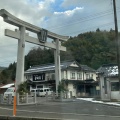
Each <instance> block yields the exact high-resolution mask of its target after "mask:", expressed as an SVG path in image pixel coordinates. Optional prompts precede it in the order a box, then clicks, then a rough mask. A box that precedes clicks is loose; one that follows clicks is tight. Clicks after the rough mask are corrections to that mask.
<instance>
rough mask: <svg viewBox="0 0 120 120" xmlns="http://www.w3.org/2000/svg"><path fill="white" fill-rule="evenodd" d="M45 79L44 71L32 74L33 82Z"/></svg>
mask: <svg viewBox="0 0 120 120" xmlns="http://www.w3.org/2000/svg"><path fill="white" fill-rule="evenodd" d="M44 80H45V73H39V74H33V82H39V81H44Z"/></svg>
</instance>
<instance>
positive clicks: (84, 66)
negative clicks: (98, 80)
mask: <svg viewBox="0 0 120 120" xmlns="http://www.w3.org/2000/svg"><path fill="white" fill-rule="evenodd" d="M80 66H81V69H82V70H84V71H93V72H95V71H96V70H94V69H93V68H91V67H88V66H87V65H80Z"/></svg>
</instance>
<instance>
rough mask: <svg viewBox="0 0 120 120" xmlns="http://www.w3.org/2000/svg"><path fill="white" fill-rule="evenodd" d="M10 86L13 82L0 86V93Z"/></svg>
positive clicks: (12, 85)
mask: <svg viewBox="0 0 120 120" xmlns="http://www.w3.org/2000/svg"><path fill="white" fill-rule="evenodd" d="M10 87H14V83H10V84H6V85H2V86H0V94H3V93H4V92H5V91H6V90H7V89H8V88H10Z"/></svg>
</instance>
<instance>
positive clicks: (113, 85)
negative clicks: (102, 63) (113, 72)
mask: <svg viewBox="0 0 120 120" xmlns="http://www.w3.org/2000/svg"><path fill="white" fill-rule="evenodd" d="M111 91H119V82H111Z"/></svg>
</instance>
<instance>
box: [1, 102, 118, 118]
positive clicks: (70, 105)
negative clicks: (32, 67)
mask: <svg viewBox="0 0 120 120" xmlns="http://www.w3.org/2000/svg"><path fill="white" fill-rule="evenodd" d="M12 111H13V107H12V106H7V105H0V115H8V116H12V113H13V112H12ZM17 116H26V117H38V118H39V117H40V118H61V119H69V120H70V119H71V120H75V119H78V120H120V107H116V106H112V105H103V104H99V103H98V104H96V103H91V102H88V101H83V100H76V101H73V102H45V101H44V102H43V101H41V102H40V103H39V104H37V105H27V106H26V105H25V106H17Z"/></svg>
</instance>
